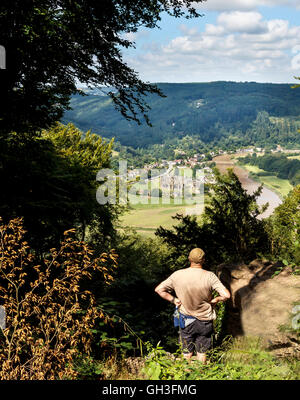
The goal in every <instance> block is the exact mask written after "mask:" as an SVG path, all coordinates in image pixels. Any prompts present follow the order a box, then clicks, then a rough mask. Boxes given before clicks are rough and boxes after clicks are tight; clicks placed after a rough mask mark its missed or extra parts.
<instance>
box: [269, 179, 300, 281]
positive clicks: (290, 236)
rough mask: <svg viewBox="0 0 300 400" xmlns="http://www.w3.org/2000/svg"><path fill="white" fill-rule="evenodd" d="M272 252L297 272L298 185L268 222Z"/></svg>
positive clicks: (299, 248) (299, 260)
mask: <svg viewBox="0 0 300 400" xmlns="http://www.w3.org/2000/svg"><path fill="white" fill-rule="evenodd" d="M268 230H269V235H270V238H271V241H272V254H273V255H274V256H275V257H280V258H281V259H282V260H283V263H284V265H290V266H292V267H293V268H294V271H295V272H296V273H299V265H300V245H299V237H300V185H298V186H296V187H295V188H294V189H293V190H292V191H291V192H290V193H289V194H288V196H287V197H286V198H285V200H284V201H283V203H282V204H281V205H280V206H278V207H277V208H276V210H275V211H274V214H273V215H272V216H271V217H270V220H269V224H268Z"/></svg>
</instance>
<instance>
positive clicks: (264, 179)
mask: <svg viewBox="0 0 300 400" xmlns="http://www.w3.org/2000/svg"><path fill="white" fill-rule="evenodd" d="M241 167H242V168H245V169H246V170H247V171H248V172H251V173H252V174H251V178H253V179H256V180H258V181H259V182H261V183H263V184H264V185H265V186H267V187H268V188H269V189H271V190H273V191H275V192H277V193H278V194H279V195H280V196H281V197H284V196H286V195H287V194H288V193H289V192H290V190H292V189H293V186H292V185H291V184H290V182H289V181H288V180H287V179H281V178H277V176H275V175H263V173H264V172H265V173H266V174H268V172H266V171H264V170H263V169H260V168H258V167H257V166H255V165H249V164H245V165H241ZM258 173H259V174H260V175H257V174H258Z"/></svg>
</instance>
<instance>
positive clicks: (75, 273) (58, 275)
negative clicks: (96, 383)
mask: <svg viewBox="0 0 300 400" xmlns="http://www.w3.org/2000/svg"><path fill="white" fill-rule="evenodd" d="M0 221H1V220H0ZM24 234H25V231H24V229H23V225H22V220H21V219H14V220H11V221H10V222H9V223H8V224H7V225H1V226H0V240H1V241H0V302H1V304H2V305H3V306H4V308H5V310H6V328H5V329H2V328H1V330H0V378H1V379H64V378H65V379H72V378H76V376H77V374H78V373H77V372H76V370H75V369H74V368H73V360H74V359H75V358H76V357H78V356H79V355H80V354H81V353H82V354H87V355H88V354H89V353H90V349H91V342H92V332H91V328H92V327H93V326H94V324H95V321H96V319H97V318H99V317H101V311H100V312H99V311H98V310H97V308H96V306H95V300H94V296H93V294H92V293H91V292H90V291H88V290H83V289H82V287H81V286H82V283H83V282H84V281H85V280H86V279H90V278H91V276H92V273H100V274H101V275H102V277H103V280H104V281H105V282H106V283H109V282H110V281H111V280H112V276H111V270H112V268H113V267H114V266H115V265H116V255H115V254H114V252H111V253H110V254H106V253H105V254H102V255H101V256H100V257H99V258H97V259H94V260H92V254H93V252H92V251H91V250H90V249H89V248H88V246H87V245H86V244H85V243H84V242H81V241H77V240H75V239H74V238H73V237H72V235H73V234H74V230H69V231H66V232H65V233H64V240H63V241H62V243H61V247H60V248H59V249H58V250H57V249H54V248H53V249H51V250H50V252H49V253H48V255H47V256H45V258H44V259H43V260H42V262H40V263H39V264H37V263H36V260H35V256H34V254H33V253H32V251H31V250H30V248H29V246H28V244H27V243H26V242H25V241H24V239H23V237H24Z"/></svg>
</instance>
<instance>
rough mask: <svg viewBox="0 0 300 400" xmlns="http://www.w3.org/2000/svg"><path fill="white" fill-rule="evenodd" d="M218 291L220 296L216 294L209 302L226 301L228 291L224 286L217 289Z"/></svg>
mask: <svg viewBox="0 0 300 400" xmlns="http://www.w3.org/2000/svg"><path fill="white" fill-rule="evenodd" d="M218 292H219V295H220V296H217V297H215V298H214V299H212V301H211V302H210V304H217V303H219V302H220V301H226V300H228V299H230V292H229V290H227V289H226V288H224V289H221V290H218Z"/></svg>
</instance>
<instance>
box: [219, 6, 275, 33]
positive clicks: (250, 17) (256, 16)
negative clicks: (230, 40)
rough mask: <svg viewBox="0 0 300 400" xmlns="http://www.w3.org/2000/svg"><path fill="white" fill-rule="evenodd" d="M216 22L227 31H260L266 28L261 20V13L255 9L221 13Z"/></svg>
mask: <svg viewBox="0 0 300 400" xmlns="http://www.w3.org/2000/svg"><path fill="white" fill-rule="evenodd" d="M217 22H218V24H219V25H221V27H223V28H224V29H225V31H227V32H247V33H262V32H266V30H267V24H266V22H263V21H262V15H261V14H260V13H258V12H256V11H252V12H242V11H233V12H230V13H221V14H220V15H219V16H218V19H217Z"/></svg>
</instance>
